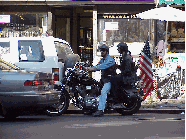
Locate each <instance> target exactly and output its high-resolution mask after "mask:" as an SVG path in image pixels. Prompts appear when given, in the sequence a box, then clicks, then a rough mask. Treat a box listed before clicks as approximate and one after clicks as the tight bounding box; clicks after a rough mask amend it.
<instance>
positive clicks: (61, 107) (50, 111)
mask: <svg viewBox="0 0 186 140" xmlns="http://www.w3.org/2000/svg"><path fill="white" fill-rule="evenodd" d="M68 107H69V94H68V92H67V91H66V90H64V91H63V92H62V93H61V95H60V99H59V103H57V104H53V105H52V106H50V107H49V108H47V110H46V113H47V115H48V116H59V115H62V114H64V113H65V111H66V110H67V109H68Z"/></svg>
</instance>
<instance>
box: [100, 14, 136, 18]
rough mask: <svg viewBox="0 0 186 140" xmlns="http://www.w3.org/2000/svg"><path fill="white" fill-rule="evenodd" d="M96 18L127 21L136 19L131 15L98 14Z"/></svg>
mask: <svg viewBox="0 0 186 140" xmlns="http://www.w3.org/2000/svg"><path fill="white" fill-rule="evenodd" d="M98 18H99V19H102V18H103V19H107V18H108V19H122V18H128V19H131V18H137V17H136V15H132V14H104V15H102V14H99V15H98Z"/></svg>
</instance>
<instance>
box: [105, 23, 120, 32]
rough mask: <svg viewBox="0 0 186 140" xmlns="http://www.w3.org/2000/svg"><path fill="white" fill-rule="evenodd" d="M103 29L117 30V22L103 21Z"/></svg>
mask: <svg viewBox="0 0 186 140" xmlns="http://www.w3.org/2000/svg"><path fill="white" fill-rule="evenodd" d="M105 30H118V22H105Z"/></svg>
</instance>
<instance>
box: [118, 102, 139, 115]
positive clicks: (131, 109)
mask: <svg viewBox="0 0 186 140" xmlns="http://www.w3.org/2000/svg"><path fill="white" fill-rule="evenodd" d="M123 105H124V106H125V107H126V108H124V109H123V108H119V109H116V111H117V112H118V113H120V114H122V115H132V114H134V113H136V112H137V111H138V110H139V109H140V107H141V101H138V100H136V99H128V100H127V101H125V102H124V103H123Z"/></svg>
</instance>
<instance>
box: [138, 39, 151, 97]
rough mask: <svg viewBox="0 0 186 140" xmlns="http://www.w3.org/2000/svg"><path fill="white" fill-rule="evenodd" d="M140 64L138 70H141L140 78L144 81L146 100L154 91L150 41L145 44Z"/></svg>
mask: <svg viewBox="0 0 186 140" xmlns="http://www.w3.org/2000/svg"><path fill="white" fill-rule="evenodd" d="M139 62H140V65H139V67H138V68H139V69H140V70H141V73H140V77H141V80H142V81H143V89H144V91H145V92H144V93H146V94H145V96H144V97H143V99H144V100H145V98H146V97H147V96H148V95H149V93H150V92H151V91H152V90H153V76H152V60H151V54H150V46H149V42H148V40H147V41H146V43H145V46H144V48H143V51H142V53H141V57H140V59H139Z"/></svg>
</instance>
